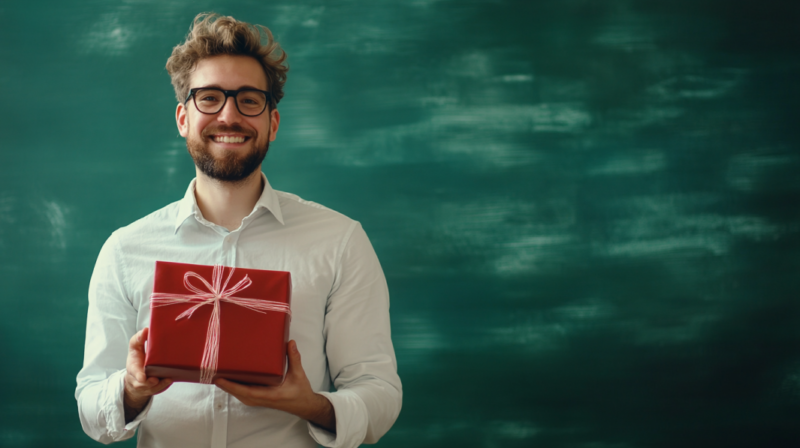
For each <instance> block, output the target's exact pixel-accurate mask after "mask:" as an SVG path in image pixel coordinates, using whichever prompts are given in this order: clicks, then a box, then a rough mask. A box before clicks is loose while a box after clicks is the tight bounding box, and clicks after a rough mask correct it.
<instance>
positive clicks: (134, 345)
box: [126, 327, 149, 383]
mask: <svg viewBox="0 0 800 448" xmlns="http://www.w3.org/2000/svg"><path fill="white" fill-rule="evenodd" d="M148 333H149V329H148V328H147V327H145V328H143V329H142V330H141V331H139V332H138V333H136V334H134V335H133V337H131V340H130V342H129V343H128V362H127V366H126V368H127V369H128V371H129V372H130V373H131V374H132V375H133V376H134V377H135V378H136V381H137V382H139V383H145V382H146V381H147V375H145V372H144V343H145V341H146V340H147V336H148Z"/></svg>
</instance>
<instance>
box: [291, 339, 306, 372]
mask: <svg viewBox="0 0 800 448" xmlns="http://www.w3.org/2000/svg"><path fill="white" fill-rule="evenodd" d="M286 352H287V354H288V355H289V372H288V374H289V375H302V376H305V374H306V373H305V371H304V370H303V363H302V359H301V358H300V350H298V349H297V342H295V341H294V339H293V340H291V341H289V343H288V344H287V347H286Z"/></svg>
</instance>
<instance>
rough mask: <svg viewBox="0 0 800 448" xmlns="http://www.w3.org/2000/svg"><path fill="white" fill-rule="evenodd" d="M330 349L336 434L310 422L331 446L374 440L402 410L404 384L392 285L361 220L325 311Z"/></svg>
mask: <svg viewBox="0 0 800 448" xmlns="http://www.w3.org/2000/svg"><path fill="white" fill-rule="evenodd" d="M324 332H325V336H326V340H327V342H326V353H327V356H328V365H329V368H330V374H331V378H332V379H333V383H334V386H335V387H336V390H337V391H336V392H334V393H328V392H323V393H322V395H324V396H326V397H327V398H328V399H330V400H331V402H332V403H333V405H334V408H335V409H336V416H337V424H336V438H335V439H331V438H330V435H329V434H324V433H323V432H322V431H319V430H316V429H315V428H313V427H311V428H310V429H311V432H312V435H313V436H314V438H315V439H317V442H320V443H322V444H323V445H328V446H336V447H339V446H342V447H344V446H358V444H360V443H376V442H377V441H378V439H380V438H381V437H382V436H383V435H384V434H385V433H386V432H387V431H388V430H389V428H391V426H392V425H393V424H394V422H395V420H396V419H397V416H398V415H399V414H400V408H401V406H402V395H403V392H402V384H401V382H400V378H399V377H398V375H397V361H396V359H395V354H394V347H393V345H392V339H391V325H390V322H389V291H388V287H387V285H386V278H385V277H384V274H383V270H382V269H381V266H380V262H379V261H378V257H377V256H376V255H375V251H374V250H373V248H372V245H371V244H370V242H369V239H368V238H367V235H366V233H364V230H363V229H362V228H361V225H360V224H357V223H356V225H355V227H354V228H353V231H352V233H351V235H350V237H349V239H348V240H347V242H346V244H345V246H344V250H343V251H342V256H341V262H340V269H339V273H338V275H337V279H336V281H335V282H334V287H333V289H332V290H331V294H330V296H329V298H328V307H327V310H326V316H325V328H324Z"/></svg>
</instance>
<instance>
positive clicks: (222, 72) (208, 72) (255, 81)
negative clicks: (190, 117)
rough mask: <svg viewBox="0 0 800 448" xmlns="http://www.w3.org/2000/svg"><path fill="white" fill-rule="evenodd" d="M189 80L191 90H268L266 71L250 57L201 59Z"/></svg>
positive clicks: (223, 56) (226, 56)
mask: <svg viewBox="0 0 800 448" xmlns="http://www.w3.org/2000/svg"><path fill="white" fill-rule="evenodd" d="M189 80H190V82H189V86H190V87H191V88H195V87H210V86H216V87H220V88H222V89H225V90H236V89H239V88H241V87H244V86H248V87H255V88H257V89H261V90H267V76H266V75H265V74H264V69H263V68H262V67H261V64H259V63H258V61H256V60H255V59H253V58H251V57H249V56H231V55H220V56H213V57H210V58H206V59H201V60H200V61H199V62H198V63H197V66H195V68H194V71H193V72H192V74H191V77H190V79H189Z"/></svg>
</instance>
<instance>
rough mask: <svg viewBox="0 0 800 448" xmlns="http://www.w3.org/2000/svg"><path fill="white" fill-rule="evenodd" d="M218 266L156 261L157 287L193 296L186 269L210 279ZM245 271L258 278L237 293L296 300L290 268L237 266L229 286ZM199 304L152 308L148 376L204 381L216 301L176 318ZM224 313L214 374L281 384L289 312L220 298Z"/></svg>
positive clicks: (253, 277)
mask: <svg viewBox="0 0 800 448" xmlns="http://www.w3.org/2000/svg"><path fill="white" fill-rule="evenodd" d="M230 269H231V268H229V267H226V268H224V272H223V277H224V278H226V279H227V277H228V275H229V274H230ZM213 270H214V267H213V266H206V265H196V264H185V263H171V262H164V261H157V262H156V271H155V281H154V284H153V292H158V293H172V294H189V295H191V294H192V292H191V291H189V290H187V288H186V286H185V285H184V274H186V273H187V272H189V271H191V272H195V273H197V274H198V275H200V276H201V277H203V278H204V279H206V281H208V282H209V283H211V279H212V273H213ZM245 275H247V276H248V277H249V278H250V279H251V280H252V281H253V283H252V285H250V286H249V287H248V288H246V289H244V290H242V291H240V292H238V293H236V294H235V296H236V297H246V298H253V299H263V300H272V301H275V302H282V303H285V304H287V305H289V304H290V303H291V290H292V281H291V276H290V274H289V273H288V272H284V271H265V270H260V269H243V268H236V269H235V270H234V273H233V276H232V277H231V279H230V281H229V283H228V286H229V287H230V286H232V285H235V284H236V283H237V282H239V281H240V280H242V279H243V278H244V277H245ZM192 284H193V285H195V286H198V287H201V285H202V282H200V281H197V280H193V281H192ZM202 289H205V288H204V287H202ZM195 305H196V303H177V304H172V305H166V306H157V307H151V309H150V335H149V337H148V341H147V355H146V359H145V373H146V374H147V376H148V377H150V376H154V377H158V378H172V379H173V380H175V381H185V382H192V383H198V382H200V364H201V361H202V358H203V350H204V348H205V344H206V334H207V332H208V327H209V319H210V318H211V315H212V311H213V305H204V306H201V307H199V308H198V309H197V310H196V311H195V312H194V313H193V314H192V315H191V317H188V318H182V319H179V320H176V318H177V317H178V316H179V315H180V314H181V313H183V312H184V311H186V310H188V309H189V308H191V307H193V306H195ZM219 318H220V334H219V355H218V366H217V371H216V375H214V379H216V378H225V379H229V380H232V381H237V382H241V383H248V384H261V385H269V386H273V385H278V384H281V383H282V382H283V377H284V374H285V371H286V343H287V342H288V341H289V324H290V321H291V317H290V315H289V314H287V313H283V312H276V311H268V312H266V313H260V312H257V311H253V310H250V309H247V308H244V307H242V306H239V305H237V304H235V303H228V302H221V303H220V317H219Z"/></svg>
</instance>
